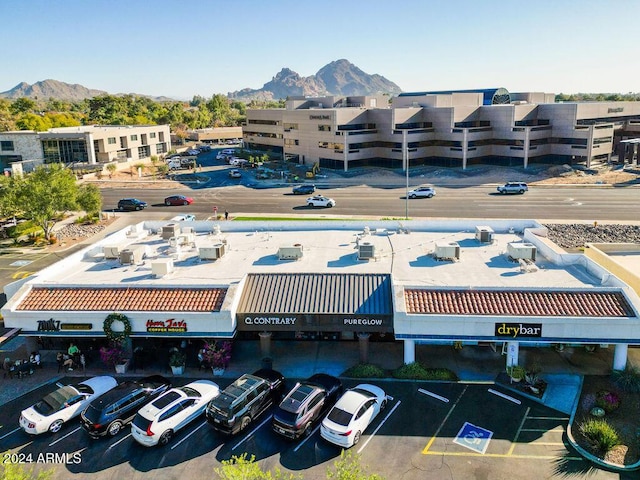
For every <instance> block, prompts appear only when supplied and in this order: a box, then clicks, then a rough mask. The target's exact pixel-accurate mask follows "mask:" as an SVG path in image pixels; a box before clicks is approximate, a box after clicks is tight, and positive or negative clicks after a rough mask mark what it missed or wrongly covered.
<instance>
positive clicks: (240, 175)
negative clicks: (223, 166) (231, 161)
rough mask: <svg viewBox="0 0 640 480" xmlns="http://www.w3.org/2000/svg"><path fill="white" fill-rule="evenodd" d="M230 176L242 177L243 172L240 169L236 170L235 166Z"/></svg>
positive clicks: (230, 171)
mask: <svg viewBox="0 0 640 480" xmlns="http://www.w3.org/2000/svg"><path fill="white" fill-rule="evenodd" d="M229 177H231V178H242V173H241V172H240V170H236V169H235V168H234V169H233V170H229Z"/></svg>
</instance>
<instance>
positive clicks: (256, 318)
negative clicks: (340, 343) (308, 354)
mask: <svg viewBox="0 0 640 480" xmlns="http://www.w3.org/2000/svg"><path fill="white" fill-rule="evenodd" d="M236 320H237V322H238V330H244V331H264V330H266V331H271V330H272V331H295V332H336V331H351V332H353V331H355V332H393V318H392V316H391V315H363V316H353V315H349V316H347V315H335V314H331V315H325V314H319V313H315V314H314V313H312V314H301V315H291V314H289V315H284V314H282V315H280V314H267V315H265V314H257V313H238V314H237V315H236Z"/></svg>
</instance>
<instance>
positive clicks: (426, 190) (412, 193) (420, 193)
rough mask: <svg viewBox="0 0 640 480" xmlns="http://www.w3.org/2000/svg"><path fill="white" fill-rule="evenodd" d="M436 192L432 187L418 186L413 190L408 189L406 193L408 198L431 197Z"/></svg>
mask: <svg viewBox="0 0 640 480" xmlns="http://www.w3.org/2000/svg"><path fill="white" fill-rule="evenodd" d="M435 194H436V190H435V188H433V187H418V188H414V189H413V190H409V192H408V193H407V195H409V198H418V197H426V198H431V197H433V196H434V195H435Z"/></svg>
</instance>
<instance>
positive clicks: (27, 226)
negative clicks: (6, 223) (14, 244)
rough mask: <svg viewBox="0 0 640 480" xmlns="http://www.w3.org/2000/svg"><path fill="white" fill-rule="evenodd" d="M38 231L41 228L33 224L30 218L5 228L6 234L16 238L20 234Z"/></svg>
mask: <svg viewBox="0 0 640 480" xmlns="http://www.w3.org/2000/svg"><path fill="white" fill-rule="evenodd" d="M38 232H42V228H40V227H38V226H37V225H35V224H34V223H33V222H32V221H31V220H28V221H26V222H20V223H18V224H17V225H16V226H14V227H9V228H7V234H8V235H9V237H11V238H18V237H21V236H22V235H32V234H34V233H38Z"/></svg>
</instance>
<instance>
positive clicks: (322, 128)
mask: <svg viewBox="0 0 640 480" xmlns="http://www.w3.org/2000/svg"><path fill="white" fill-rule="evenodd" d="M318 131H319V132H330V131H331V125H318Z"/></svg>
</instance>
